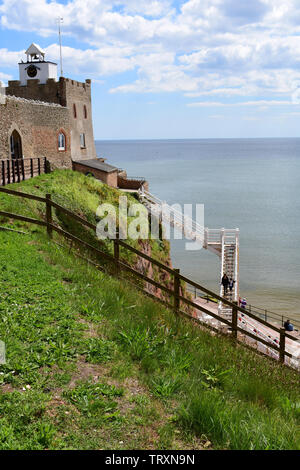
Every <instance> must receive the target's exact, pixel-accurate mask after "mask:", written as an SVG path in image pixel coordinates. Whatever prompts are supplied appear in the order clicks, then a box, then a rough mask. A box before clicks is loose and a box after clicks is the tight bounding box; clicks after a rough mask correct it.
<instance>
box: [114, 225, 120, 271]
mask: <svg viewBox="0 0 300 470" xmlns="http://www.w3.org/2000/svg"><path fill="white" fill-rule="evenodd" d="M114 259H115V270H116V276H118V275H119V273H120V263H119V261H120V244H119V232H118V230H116V238H115V239H114Z"/></svg>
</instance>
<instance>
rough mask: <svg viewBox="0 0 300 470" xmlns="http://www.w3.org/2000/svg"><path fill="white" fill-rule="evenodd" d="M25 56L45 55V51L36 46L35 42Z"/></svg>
mask: <svg viewBox="0 0 300 470" xmlns="http://www.w3.org/2000/svg"><path fill="white" fill-rule="evenodd" d="M25 54H29V55H30V54H42V55H45V51H44V50H43V49H42V48H41V47H40V46H39V45H38V44H35V43H34V42H33V43H32V44H31V45H30V46H29V47H28V49H27V51H26V52H25Z"/></svg>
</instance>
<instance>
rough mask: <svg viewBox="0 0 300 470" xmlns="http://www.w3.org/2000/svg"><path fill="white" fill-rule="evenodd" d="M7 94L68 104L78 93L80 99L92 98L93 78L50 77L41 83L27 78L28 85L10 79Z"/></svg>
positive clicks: (63, 104)
mask: <svg viewBox="0 0 300 470" xmlns="http://www.w3.org/2000/svg"><path fill="white" fill-rule="evenodd" d="M6 94H7V95H8V96H16V97H19V98H25V99H27V100H35V101H43V102H45V103H55V104H60V105H62V106H68V105H69V103H68V101H69V100H70V99H72V100H73V99H74V98H75V97H76V95H77V94H78V95H79V96H80V100H85V99H86V100H88V101H89V100H90V96H91V80H90V79H86V81H85V82H78V81H76V80H71V79H70V78H65V77H60V79H59V81H56V80H55V79H54V78H48V80H47V82H46V83H40V81H39V80H37V79H31V80H27V83H26V85H22V84H21V82H20V81H19V80H10V81H9V82H8V87H7V88H6ZM85 94H86V98H85Z"/></svg>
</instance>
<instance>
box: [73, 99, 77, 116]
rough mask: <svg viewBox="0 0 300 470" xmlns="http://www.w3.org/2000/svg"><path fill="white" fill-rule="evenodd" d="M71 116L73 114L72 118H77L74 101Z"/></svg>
mask: <svg viewBox="0 0 300 470" xmlns="http://www.w3.org/2000/svg"><path fill="white" fill-rule="evenodd" d="M73 116H74V119H76V118H77V110H76V104H75V103H74V104H73Z"/></svg>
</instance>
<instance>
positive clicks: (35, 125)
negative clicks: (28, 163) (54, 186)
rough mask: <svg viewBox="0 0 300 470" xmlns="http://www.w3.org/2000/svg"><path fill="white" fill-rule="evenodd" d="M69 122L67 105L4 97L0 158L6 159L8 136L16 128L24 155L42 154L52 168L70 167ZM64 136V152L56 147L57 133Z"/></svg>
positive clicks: (8, 147)
mask: <svg viewBox="0 0 300 470" xmlns="http://www.w3.org/2000/svg"><path fill="white" fill-rule="evenodd" d="M70 129H71V124H70V116H69V111H68V109H67V108H64V107H62V106H60V105H50V104H48V105H47V104H38V103H36V102H34V101H30V100H25V99H20V98H13V97H9V96H8V97H7V99H6V104H4V105H0V159H7V158H10V143H9V140H10V135H11V134H12V132H13V131H14V130H17V131H18V133H19V134H20V136H21V140H22V153H23V156H24V158H32V157H46V158H47V159H48V160H49V161H50V162H51V163H52V166H53V167H60V168H70V167H71V149H70V138H71V133H70ZM60 132H63V133H64V134H65V136H66V151H59V150H58V134H59V133H60Z"/></svg>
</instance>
